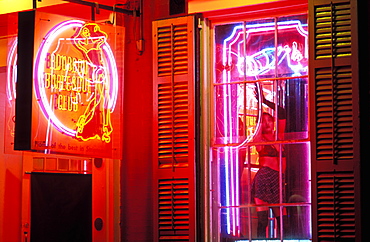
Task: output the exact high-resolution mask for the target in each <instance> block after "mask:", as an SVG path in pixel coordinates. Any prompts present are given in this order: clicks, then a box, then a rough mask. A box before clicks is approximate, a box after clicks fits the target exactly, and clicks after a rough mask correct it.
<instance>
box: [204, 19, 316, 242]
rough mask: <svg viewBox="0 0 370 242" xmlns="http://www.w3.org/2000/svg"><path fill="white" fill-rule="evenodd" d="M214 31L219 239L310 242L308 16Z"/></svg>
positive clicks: (213, 171)
mask: <svg viewBox="0 0 370 242" xmlns="http://www.w3.org/2000/svg"><path fill="white" fill-rule="evenodd" d="M212 29H213V33H214V49H213V56H214V62H213V63H214V64H213V68H214V69H213V73H214V75H213V125H212V127H213V134H212V138H211V139H212V141H211V146H212V147H211V161H212V163H211V179H212V184H213V186H214V187H213V188H212V191H213V193H212V204H213V206H212V207H213V210H212V217H213V219H212V229H213V230H214V231H218V233H213V234H217V235H216V236H220V238H218V239H220V240H222V241H236V240H245V241H251V240H252V241H254V240H256V241H257V240H276V239H280V240H283V239H284V240H286V239H295V240H301V241H308V240H309V239H310V238H311V222H310V217H311V216H310V214H311V211H310V209H311V198H310V164H309V162H310V161H309V136H308V75H307V74H308V28H307V15H306V14H302V15H296V16H277V17H275V18H270V19H258V20H253V21H240V22H231V23H223V24H217V25H214V26H212Z"/></svg>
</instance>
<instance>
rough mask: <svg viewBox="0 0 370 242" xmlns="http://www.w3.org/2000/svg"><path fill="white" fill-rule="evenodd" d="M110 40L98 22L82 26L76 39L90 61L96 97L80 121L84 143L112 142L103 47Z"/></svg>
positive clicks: (79, 127) (89, 66)
mask: <svg viewBox="0 0 370 242" xmlns="http://www.w3.org/2000/svg"><path fill="white" fill-rule="evenodd" d="M106 41H107V34H106V33H105V32H103V31H101V30H100V27H99V26H98V25H97V24H94V23H87V24H85V25H84V26H82V27H81V28H80V30H79V31H78V32H77V33H76V36H74V38H73V42H74V45H75V46H76V48H77V49H79V50H80V51H81V52H82V54H83V55H84V57H85V58H86V60H87V61H88V63H87V64H88V65H87V66H88V69H89V72H88V74H89V83H90V85H91V86H93V94H92V97H91V98H90V99H89V100H88V104H87V107H86V109H85V112H84V113H83V114H82V115H81V116H80V117H79V118H78V121H77V133H76V137H77V138H78V139H81V140H84V141H86V140H89V139H96V138H97V139H101V140H102V141H104V142H106V143H109V142H110V139H111V137H110V135H111V133H112V130H113V129H112V124H111V110H110V109H109V107H108V102H109V97H110V96H109V83H108V81H107V75H106V70H105V67H104V62H103V56H102V52H103V51H102V45H104V44H105V43H106Z"/></svg>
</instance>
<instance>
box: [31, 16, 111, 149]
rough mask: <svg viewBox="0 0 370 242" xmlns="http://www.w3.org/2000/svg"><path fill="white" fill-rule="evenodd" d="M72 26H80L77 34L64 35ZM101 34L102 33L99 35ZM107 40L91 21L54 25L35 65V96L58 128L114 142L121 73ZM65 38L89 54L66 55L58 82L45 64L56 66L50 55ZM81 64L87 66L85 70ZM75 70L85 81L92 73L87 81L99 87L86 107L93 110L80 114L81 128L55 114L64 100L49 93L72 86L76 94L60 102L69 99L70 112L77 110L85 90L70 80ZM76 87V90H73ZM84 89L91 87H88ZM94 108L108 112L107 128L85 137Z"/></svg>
mask: <svg viewBox="0 0 370 242" xmlns="http://www.w3.org/2000/svg"><path fill="white" fill-rule="evenodd" d="M71 29H76V34H75V36H71V37H70V38H69V37H60V35H61V34H62V33H63V32H65V31H68V30H71ZM79 30H80V31H81V33H78V31H79ZM94 34H95V35H94ZM97 34H99V36H98V35H97ZM106 39H107V36H106V34H105V33H104V32H103V31H101V30H100V28H99V26H98V25H97V24H92V23H90V24H89V23H85V22H84V21H81V20H68V21H64V22H61V23H59V24H58V25H56V26H55V27H53V28H52V29H51V30H50V31H49V32H48V33H47V35H46V36H45V38H44V39H43V41H42V43H41V45H40V48H39V50H38V53H37V55H36V58H35V65H34V66H35V70H34V90H35V95H36V98H37V100H38V103H39V107H40V109H41V111H42V113H43V115H44V116H45V118H46V119H47V120H48V122H49V123H50V124H51V125H52V126H53V127H54V128H55V129H56V130H58V131H59V132H61V133H62V134H65V135H68V136H71V137H77V138H79V139H80V140H83V141H86V140H89V139H95V138H99V139H101V140H102V141H105V142H107V143H108V142H110V133H111V132H112V127H111V123H110V113H112V112H113V111H114V108H115V106H116V101H117V95H118V73H117V67H116V63H115V59H114V56H113V52H112V50H111V48H110V46H109V44H108V43H107V42H106ZM65 41H68V42H72V43H73V44H74V46H75V48H76V49H77V52H78V51H80V53H83V54H84V55H85V56H84V57H85V59H84V60H82V61H81V59H76V58H72V57H71V58H68V57H66V58H68V60H69V61H68V62H67V63H64V64H65V65H66V67H65V73H64V80H59V82H58V81H57V82H55V80H52V79H51V77H50V76H51V75H52V73H50V75H49V76H48V75H47V74H46V73H45V67H46V66H49V68H50V69H52V68H51V67H50V61H51V60H50V58H52V57H53V55H54V54H55V53H56V51H58V49H59V48H60V47H61V46H62V45H63V44H62V43H63V42H65ZM55 43H57V46H56V48H55V49H54V50H53V49H52V46H53V44H55ZM84 46H86V48H84ZM91 46H93V47H91ZM87 48H90V49H87ZM90 50H93V51H95V52H97V53H94V52H93V51H90ZM55 56H56V55H54V57H55ZM71 60H72V61H71ZM48 62H49V63H48ZM82 62H84V63H82ZM70 65H71V66H70ZM81 65H83V68H82V69H81ZM78 66H80V67H78ZM84 68H85V69H84ZM87 69H89V70H90V71H88V70H87ZM71 70H72V71H74V72H75V73H77V74H75V75H77V78H78V77H81V78H82V79H84V80H85V79H86V78H85V76H86V75H89V80H88V81H87V83H86V85H89V86H95V89H94V90H92V91H91V93H89V95H90V96H89V97H88V98H87V101H88V102H89V103H88V104H87V105H86V104H85V105H86V106H87V107H86V109H91V110H85V113H84V114H82V115H80V117H79V120H78V121H77V123H76V126H77V128H71V127H68V126H67V125H66V124H65V123H63V122H62V121H60V120H59V118H58V117H57V116H56V115H55V110H54V109H55V107H56V105H59V106H60V103H57V104H56V103H53V101H54V102H56V101H55V99H53V97H52V96H53V95H50V96H49V97H48V95H47V93H46V89H50V90H51V91H50V92H53V91H54V92H55V93H56V92H58V91H61V90H62V89H63V88H66V86H68V85H69V87H67V88H70V91H71V93H72V91H73V92H74V93H75V95H76V96H74V97H67V96H66V97H65V98H64V97H62V98H61V99H62V100H61V101H60V100H59V99H57V101H58V102H59V101H60V102H62V101H65V100H63V98H64V99H66V98H69V99H68V101H69V103H68V105H69V111H71V110H70V109H72V106H73V108H74V109H76V108H77V105H80V104H79V103H78V102H79V101H80V99H81V94H80V93H81V90H76V89H78V88H79V89H81V88H82V87H81V86H78V85H76V83H74V84H73V83H71V82H70V81H69V79H67V77H68V74H69V73H68V72H71ZM48 78H50V79H48ZM73 78H74V77H73ZM52 85H54V86H52ZM58 85H59V86H58ZM81 85H82V84H81ZM97 85H99V87H97ZM72 86H73V88H74V89H72ZM84 88H87V87H86V86H85V87H84ZM60 108H65V107H60ZM94 108H103V109H104V110H105V112H106V113H105V114H104V115H105V116H104V117H103V118H102V119H103V126H104V127H101V129H102V130H103V131H102V132H103V134H101V135H98V134H93V135H92V136H91V137H84V136H83V135H81V133H80V132H81V130H82V129H83V126H84V125H85V124H86V123H88V122H89V120H87V119H88V117H87V116H88V115H89V113H91V112H94V110H93V109H94ZM84 122H85V123H84ZM98 136H99V137H98ZM46 143H47V142H46Z"/></svg>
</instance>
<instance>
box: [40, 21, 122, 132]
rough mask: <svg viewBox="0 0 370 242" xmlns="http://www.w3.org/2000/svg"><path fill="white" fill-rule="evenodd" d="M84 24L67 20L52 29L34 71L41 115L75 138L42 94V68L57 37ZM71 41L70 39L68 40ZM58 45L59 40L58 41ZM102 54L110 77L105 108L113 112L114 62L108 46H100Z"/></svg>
mask: <svg viewBox="0 0 370 242" xmlns="http://www.w3.org/2000/svg"><path fill="white" fill-rule="evenodd" d="M85 24H86V22H85V21H82V20H68V21H65V22H62V23H60V24H58V25H56V26H55V27H54V28H53V29H51V30H50V31H49V32H48V34H47V35H46V36H45V39H44V41H43V42H42V43H41V45H40V48H39V51H38V53H37V56H36V59H35V71H34V75H35V76H34V79H35V82H34V88H35V95H36V98H37V100H40V101H39V104H40V108H41V110H42V113H43V114H44V116H45V118H46V119H47V120H49V121H50V123H51V124H52V125H53V126H54V127H55V128H56V129H57V130H58V131H59V132H61V133H63V134H66V135H68V136H72V137H75V136H76V135H77V131H76V130H73V129H71V128H68V127H67V126H65V125H64V124H63V123H62V122H60V120H59V119H58V118H57V117H56V116H55V113H54V111H53V110H52V107H51V105H49V100H48V99H47V96H46V93H45V92H44V90H45V86H44V80H43V78H44V75H43V72H44V67H45V61H46V59H47V54H48V51H49V49H50V46H51V45H52V44H53V42H54V41H55V39H56V38H57V36H58V35H59V34H60V33H62V32H64V31H65V30H66V29H70V28H74V27H75V28H82V27H83V26H84V25H85ZM70 40H72V38H71V39H70ZM58 43H59V40H58ZM101 48H102V50H103V52H104V54H105V55H106V56H107V61H108V64H107V66H108V67H109V72H110V73H111V75H112V78H111V81H110V86H111V88H110V89H111V91H110V93H109V94H110V100H109V102H108V104H107V105H106V107H105V108H107V109H109V110H111V112H113V111H114V108H115V106H116V101H117V95H118V74H117V67H116V63H115V60H114V55H113V52H112V50H111V48H110V46H109V44H107V43H104V44H102V46H101Z"/></svg>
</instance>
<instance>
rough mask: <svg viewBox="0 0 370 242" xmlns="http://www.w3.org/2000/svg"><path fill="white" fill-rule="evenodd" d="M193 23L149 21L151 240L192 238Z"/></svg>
mask: <svg viewBox="0 0 370 242" xmlns="http://www.w3.org/2000/svg"><path fill="white" fill-rule="evenodd" d="M194 23H195V17H194V16H185V17H178V18H173V19H166V20H159V21H154V22H153V30H152V31H153V81H154V95H153V98H154V100H153V103H154V105H153V108H154V114H155V117H154V122H155V123H154V130H153V144H154V146H153V165H154V169H153V172H154V174H153V178H154V189H155V191H154V194H155V196H154V241H194V240H195V213H196V211H195V144H194V142H195V141H194V139H195V134H194V133H195V126H194V120H195V112H194V102H195V101H194V98H195V97H194V87H195V84H194V82H195V76H194V75H195V74H194V73H195V72H194V63H195V60H194V53H195V51H194V48H195V36H194V28H195V27H194V26H195V24H194Z"/></svg>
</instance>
